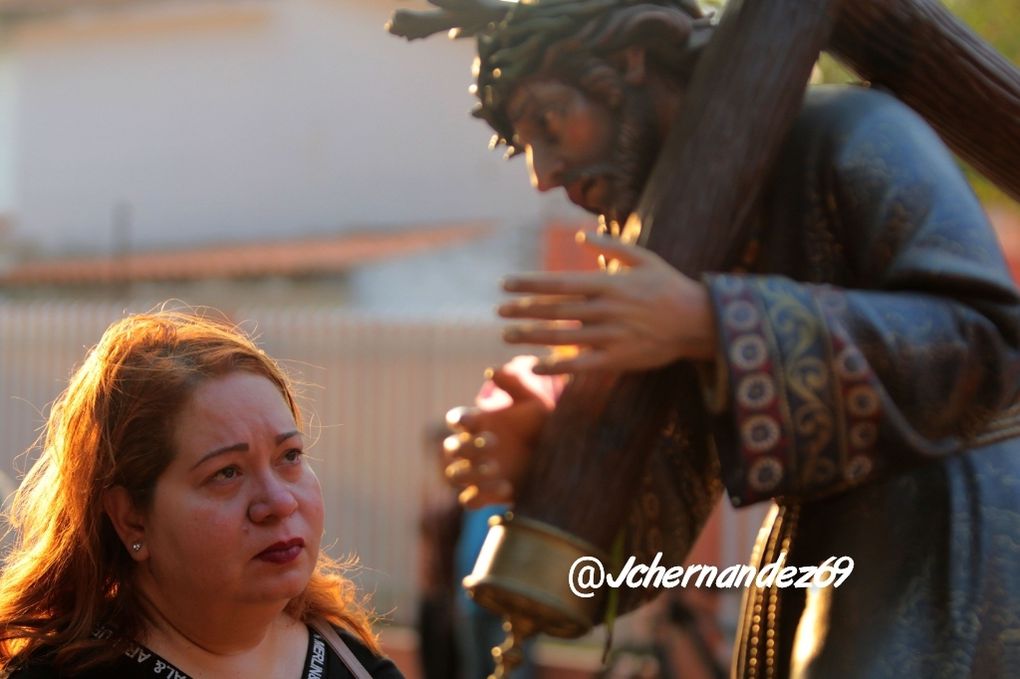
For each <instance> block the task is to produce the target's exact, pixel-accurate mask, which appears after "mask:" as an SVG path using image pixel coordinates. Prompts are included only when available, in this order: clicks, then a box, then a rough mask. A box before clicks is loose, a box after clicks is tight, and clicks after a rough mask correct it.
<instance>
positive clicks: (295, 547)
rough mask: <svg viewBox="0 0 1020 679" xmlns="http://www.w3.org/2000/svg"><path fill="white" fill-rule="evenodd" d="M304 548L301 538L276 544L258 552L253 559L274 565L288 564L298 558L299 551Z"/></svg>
mask: <svg viewBox="0 0 1020 679" xmlns="http://www.w3.org/2000/svg"><path fill="white" fill-rule="evenodd" d="M304 548H305V541H304V540H302V539H301V538H293V539H291V540H286V541H281V542H276V543H274V544H272V545H270V546H269V547H267V548H266V549H264V550H262V551H261V552H259V553H258V554H257V555H256V556H255V558H256V559H259V560H260V561H266V562H269V563H275V564H285V563H290V562H291V561H293V560H294V559H296V558H297V557H298V555H299V554H300V553H301V550H303V549H304Z"/></svg>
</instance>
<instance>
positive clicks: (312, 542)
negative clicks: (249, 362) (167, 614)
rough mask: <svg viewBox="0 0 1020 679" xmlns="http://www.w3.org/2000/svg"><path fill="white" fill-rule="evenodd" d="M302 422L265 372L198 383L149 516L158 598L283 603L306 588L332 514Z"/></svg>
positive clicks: (147, 576) (148, 545)
mask: <svg viewBox="0 0 1020 679" xmlns="http://www.w3.org/2000/svg"><path fill="white" fill-rule="evenodd" d="M297 429H298V427H297V425H296V423H295V422H294V417H293V415H292V414H291V412H290V409H289V408H288V407H287V404H286V402H285V401H284V399H283V396H282V395H281V394H280V390H279V389H278V388H277V387H276V385H274V384H273V383H272V382H271V381H269V380H268V379H267V378H265V377H262V376H260V375H255V374H252V373H247V372H234V373H230V374H228V375H226V376H223V377H218V378H214V379H211V380H208V381H206V382H204V383H202V384H201V385H200V386H199V387H198V388H197V389H196V390H195V392H194V393H193V394H192V396H191V398H190V399H189V400H188V401H187V402H186V404H185V406H184V408H183V410H182V411H181V413H180V415H179V416H178V418H177V422H176V431H175V444H176V456H175V457H174V459H173V460H172V461H171V463H170V465H169V466H168V467H167V469H166V471H164V472H163V474H162V475H161V476H160V478H159V480H158V481H157V482H156V488H155V493H154V497H153V504H152V507H151V510H150V512H149V514H148V518H147V520H146V526H145V550H146V553H147V556H148V558H147V559H144V561H143V564H142V568H143V569H144V574H143V576H142V577H143V583H142V584H143V587H145V586H149V587H154V588H155V589H156V592H154V593H153V592H150V593H149V594H150V596H152V595H153V594H155V596H156V598H157V599H159V600H161V601H162V602H163V603H164V604H166V603H170V602H172V603H171V605H179V604H180V603H183V602H194V603H197V602H202V603H203V604H206V605H210V606H216V605H217V604H220V605H223V604H226V605H237V604H242V605H244V604H254V605H257V606H258V605H264V604H279V605H280V606H281V609H282V607H283V606H285V605H286V603H287V601H289V600H290V599H292V598H293V597H295V596H298V595H299V594H301V593H302V592H303V591H304V589H305V586H306V585H307V583H308V580H309V578H310V576H311V574H312V571H313V569H314V568H315V563H316V558H317V556H318V552H319V542H320V539H321V537H322V525H323V511H322V490H321V489H320V487H319V481H318V479H317V478H316V477H315V474H314V473H313V472H312V470H311V468H310V467H309V466H308V464H307V462H306V460H305V457H304V455H303V442H302V438H301V434H300V433H298V431H297Z"/></svg>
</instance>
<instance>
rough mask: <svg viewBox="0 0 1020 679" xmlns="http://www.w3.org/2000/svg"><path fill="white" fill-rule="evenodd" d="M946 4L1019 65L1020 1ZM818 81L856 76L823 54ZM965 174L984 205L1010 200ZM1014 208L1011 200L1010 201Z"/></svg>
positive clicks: (713, 3) (710, 2) (718, 1)
mask: <svg viewBox="0 0 1020 679" xmlns="http://www.w3.org/2000/svg"><path fill="white" fill-rule="evenodd" d="M849 1H850V2H852V1H853V0H849ZM944 3H945V5H946V6H947V7H949V9H950V10H952V12H953V13H954V14H956V16H958V17H959V18H960V19H961V20H962V21H963V22H964V23H965V24H967V25H968V26H969V27H970V28H971V29H972V30H974V32H976V33H977V34H978V35H980V36H981V37H982V38H984V39H985V40H986V41H987V42H988V43H989V44H991V45H992V46H993V47H994V48H995V49H996V50H998V51H999V53H1000V54H1002V55H1003V56H1005V57H1006V58H1007V59H1009V60H1010V61H1011V62H1013V63H1014V64H1016V65H1017V66H1018V67H1020V0H944ZM701 4H702V5H703V6H704V7H705V8H706V9H711V10H719V9H721V8H722V7H723V6H724V5H725V4H726V2H725V0H702V3H701ZM818 69H819V70H818V78H817V79H818V80H819V81H820V82H826V83H846V82H856V81H857V80H858V78H857V77H856V76H855V75H854V74H853V73H851V72H849V71H847V70H846V69H845V68H843V67H842V66H841V65H840V64H839V62H837V61H836V60H835V59H833V58H832V57H830V56H829V55H827V54H823V55H822V58H821V60H820V61H819V63H818ZM965 170H966V172H967V176H968V178H969V179H970V181H971V184H972V185H973V186H974V190H975V191H976V192H977V194H978V197H979V198H981V201H982V202H984V203H985V204H986V205H995V204H1000V205H1001V204H1009V203H1011V202H1012V201H1011V199H1010V198H1009V197H1008V196H1006V195H1005V194H1003V193H1002V192H1001V191H999V190H998V189H997V188H995V186H994V185H993V184H991V183H990V182H988V181H986V180H985V179H984V178H983V177H981V175H979V174H977V173H976V172H974V171H973V170H972V169H971V168H969V167H965ZM1013 207H1014V208H1015V207H1016V205H1015V203H1014V204H1013Z"/></svg>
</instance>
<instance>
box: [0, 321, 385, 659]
mask: <svg viewBox="0 0 1020 679" xmlns="http://www.w3.org/2000/svg"><path fill="white" fill-rule="evenodd" d="M299 422H300V415H299V412H298V407H297V405H296V403H295V400H294V395H293V393H292V391H291V388H290V385H289V383H288V381H287V378H286V377H285V376H284V374H283V373H282V372H281V370H280V368H279V367H278V366H277V365H276V364H275V363H274V362H273V361H272V360H271V359H270V358H268V357H267V356H266V355H265V354H264V353H262V352H261V351H260V350H259V349H258V348H257V347H256V346H255V345H254V344H253V343H252V342H251V341H250V340H249V339H247V338H246V337H244V336H242V335H239V334H238V333H237V332H236V331H234V330H233V329H231V328H229V327H228V326H226V325H223V324H221V323H218V322H213V321H210V320H207V319H203V318H199V317H196V316H193V315H188V314H181V313H170V312H161V313H156V314H149V315H138V316H132V317H129V318H126V319H124V320H122V321H120V322H118V323H115V324H114V325H113V326H111V327H110V328H109V329H108V330H107V331H106V334H105V335H104V336H103V338H102V339H101V340H100V342H99V344H98V345H97V346H96V347H95V348H94V349H93V350H92V351H91V352H90V353H89V355H88V357H87V358H86V360H85V363H84V365H82V367H81V368H80V369H79V370H78V371H77V372H76V373H75V375H74V376H73V377H72V378H71V382H70V385H69V386H68V388H67V390H66V391H65V392H64V393H63V395H62V396H61V397H60V398H59V399H58V400H57V402H56V403H55V404H54V406H53V408H52V412H51V415H50V418H49V422H48V425H47V429H46V434H45V447H44V451H43V454H42V456H41V457H40V459H39V461H38V462H36V464H35V465H34V466H33V467H32V469H31V471H30V472H29V474H28V476H27V477H26V479H25V481H24V483H23V484H22V485H21V488H20V490H19V491H18V494H17V495H16V497H15V499H14V503H13V507H12V510H11V522H12V526H13V528H14V529H15V530H16V532H17V536H18V541H17V544H16V545H15V547H14V549H13V552H12V553H11V554H10V555H9V556H8V558H7V560H6V562H5V565H4V569H3V572H2V574H0V672H11V677H12V679H30V678H37V677H76V678H86V677H89V678H91V677H113V676H115V677H125V678H129V677H151V676H159V677H178V678H180V677H185V676H187V677H202V678H206V677H209V678H217V677H242V676H243V677H267V678H270V677H272V678H276V677H281V678H291V677H293V678H294V679H298V678H299V677H301V678H306V677H307V678H311V677H315V678H320V677H321V678H323V679H346V678H348V677H355V678H359V679H360V678H363V677H368V676H371V677H382V678H386V679H391V678H399V677H401V674H400V672H399V671H398V670H397V669H396V667H395V666H394V665H393V664H392V663H391V662H390V661H389V660H386V659H384V658H381V657H380V656H379V647H378V644H377V643H376V640H375V638H374V637H373V634H372V631H371V628H370V626H369V614H368V612H367V611H366V609H365V608H363V607H362V605H361V603H360V602H359V601H358V600H357V598H356V595H355V591H354V587H353V585H352V584H351V583H350V581H348V580H347V579H345V578H344V577H343V575H342V574H341V572H340V567H339V564H337V563H336V562H334V561H333V560H331V559H330V558H329V557H327V556H326V555H325V554H323V553H321V552H320V551H319V542H320V539H321V537H322V530H323V506H322V493H321V489H320V487H319V482H318V480H317V479H316V477H315V474H314V473H313V472H312V470H311V468H310V467H309V466H308V464H307V462H306V460H305V458H304V455H303V445H304V444H303V441H302V434H301V432H300V426H299V424H298V423H299ZM325 623H328V624H325ZM337 631H338V632H339V637H337V635H336V632H337ZM330 649H338V650H330ZM341 656H344V657H341Z"/></svg>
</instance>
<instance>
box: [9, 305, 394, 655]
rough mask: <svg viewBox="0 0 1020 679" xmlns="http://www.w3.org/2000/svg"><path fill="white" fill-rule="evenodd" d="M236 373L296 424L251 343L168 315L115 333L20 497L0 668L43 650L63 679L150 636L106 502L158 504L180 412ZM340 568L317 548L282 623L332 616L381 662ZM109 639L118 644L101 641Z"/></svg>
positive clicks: (58, 407)
mask: <svg viewBox="0 0 1020 679" xmlns="http://www.w3.org/2000/svg"><path fill="white" fill-rule="evenodd" d="M234 371H245V372H250V373H254V374H256V375H261V376H264V377H266V378H268V379H269V380H270V381H272V382H273V383H274V384H275V385H276V386H277V387H278V388H279V389H280V393H281V394H282V395H283V397H284V399H285V400H286V402H287V404H288V406H289V407H290V410H291V412H292V413H293V414H294V419H295V421H296V422H300V421H301V417H300V412H299V409H298V406H297V403H296V402H295V397H294V392H293V390H292V387H291V384H290V381H289V380H288V378H287V376H286V375H285V374H284V372H283V371H282V370H281V369H280V367H279V366H278V365H277V364H276V362H275V361H273V360H272V359H271V358H269V357H268V356H266V354H265V353H264V352H263V351H261V350H260V349H259V348H258V347H257V346H256V345H255V344H254V342H252V340H251V339H250V338H248V337H247V336H245V335H244V334H243V333H241V332H239V331H238V330H236V329H235V328H233V327H231V326H230V325H228V324H226V323H224V322H221V321H217V320H210V319H208V318H204V317H201V316H198V315H195V314H191V313H181V312H169V311H161V312H157V313H152V314H140V315H135V316H130V317H128V318H125V319H123V320H121V321H119V322H117V323H114V324H113V325H112V326H110V328H108V329H107V331H106V332H105V333H104V334H103V337H102V339H101V340H100V341H99V344H97V345H96V346H95V347H94V348H93V349H92V350H91V351H90V352H89V353H88V356H87V357H86V358H85V361H84V363H83V364H82V366H81V367H80V368H79V369H78V370H77V371H76V372H75V373H74V375H73V376H72V377H71V381H70V383H69V384H68V387H67V389H66V390H65V391H64V392H63V393H62V394H61V395H60V397H59V398H58V399H57V400H56V402H55V403H54V404H53V407H52V409H51V411H50V416H49V421H48V422H47V425H46V431H45V433H44V435H43V449H42V454H41V456H40V457H39V459H38V460H37V461H36V462H35V464H34V465H33V466H32V468H31V470H30V471H29V472H28V474H27V476H26V477H25V479H24V481H23V483H22V484H21V487H20V488H19V489H18V491H17V493H16V494H15V496H14V500H13V503H12V505H11V510H10V516H9V519H10V524H11V528H12V530H13V531H14V532H15V535H16V536H17V540H16V542H15V544H14V547H13V549H12V551H11V552H10V553H9V554H8V555H7V558H6V559H5V561H4V565H3V570H2V572H0V670H7V669H13V668H15V667H17V666H19V665H21V664H23V663H24V662H25V661H27V660H28V659H31V658H33V657H36V656H37V655H39V654H41V653H46V654H47V657H48V660H49V661H50V662H52V663H54V664H55V665H56V666H57V668H58V669H63V670H64V671H72V670H73V671H81V670H83V669H86V668H88V667H90V666H95V665H98V664H101V663H105V662H108V661H111V660H113V659H114V658H115V657H116V656H117V655H119V654H120V653H122V652H123V651H124V649H125V647H126V646H127V645H128V644H130V643H131V641H132V640H133V639H138V638H140V637H141V634H142V632H143V630H144V628H145V619H144V617H143V613H142V611H143V607H142V604H141V602H140V600H139V595H138V592H137V591H136V590H135V588H134V586H133V584H132V583H133V578H132V571H133V566H134V561H133V560H132V559H131V558H130V557H129V556H128V555H127V553H126V551H125V548H124V545H123V544H122V543H121V541H120V540H119V539H118V537H117V535H116V533H115V532H114V530H113V526H112V524H111V523H110V520H109V518H108V517H107V516H106V514H105V512H104V511H103V502H102V494H103V492H104V491H105V490H106V489H107V488H110V487H112V486H116V485H119V486H123V487H124V488H126V489H127V491H128V493H129V494H130V496H131V498H132V500H133V501H134V502H135V504H136V506H138V507H142V508H148V507H150V506H151V499H152V492H153V489H154V488H155V485H156V481H157V480H158V479H159V477H160V475H161V474H162V473H163V470H165V469H166V467H167V465H168V464H169V463H170V460H171V459H172V457H173V455H174V450H173V444H172V442H173V430H174V425H175V421H176V418H177V415H178V413H180V411H181V409H182V407H183V406H184V404H185V402H186V401H187V399H188V398H189V397H190V395H191V394H192V392H193V391H194V389H195V387H196V386H197V385H198V384H200V383H202V382H203V381H205V380H208V379H210V378H214V377H218V376H222V375H226V374H228V373H231V372H234ZM344 567H345V565H344V564H340V563H338V562H336V561H334V560H333V559H331V558H330V557H328V556H326V555H325V554H324V553H323V552H322V551H320V552H319V562H318V564H317V567H316V569H315V572H314V573H313V574H312V577H311V580H310V581H309V583H308V586H307V588H306V589H305V591H304V593H303V594H302V595H301V596H299V597H298V598H296V599H294V600H292V601H290V602H289V604H288V606H287V609H286V610H287V612H288V613H289V614H290V615H291V616H293V617H294V618H295V619H298V620H303V621H306V622H307V621H309V620H311V619H312V618H313V617H324V618H326V619H327V620H329V621H330V622H332V623H333V624H336V625H339V626H341V627H343V628H345V629H347V630H350V631H351V632H353V633H355V634H356V635H357V636H358V637H360V638H361V639H362V640H363V641H364V642H365V643H366V644H367V645H368V646H369V647H370V648H372V649H373V650H374V651H376V652H378V644H377V642H376V640H375V637H374V636H373V634H372V631H371V624H370V620H371V618H370V614H369V612H368V610H367V609H366V608H365V606H364V605H363V603H362V602H361V601H360V600H359V598H358V596H357V594H356V592H355V589H354V586H353V584H352V583H351V582H350V581H349V580H348V579H347V578H346V577H344V575H343V570H344ZM100 626H107V627H110V628H112V629H115V630H116V632H117V639H118V641H116V642H114V643H111V642H110V640H105V641H103V640H99V639H96V638H95V637H94V636H93V635H94V633H95V632H96V631H97V629H98V628H99V627H100Z"/></svg>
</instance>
